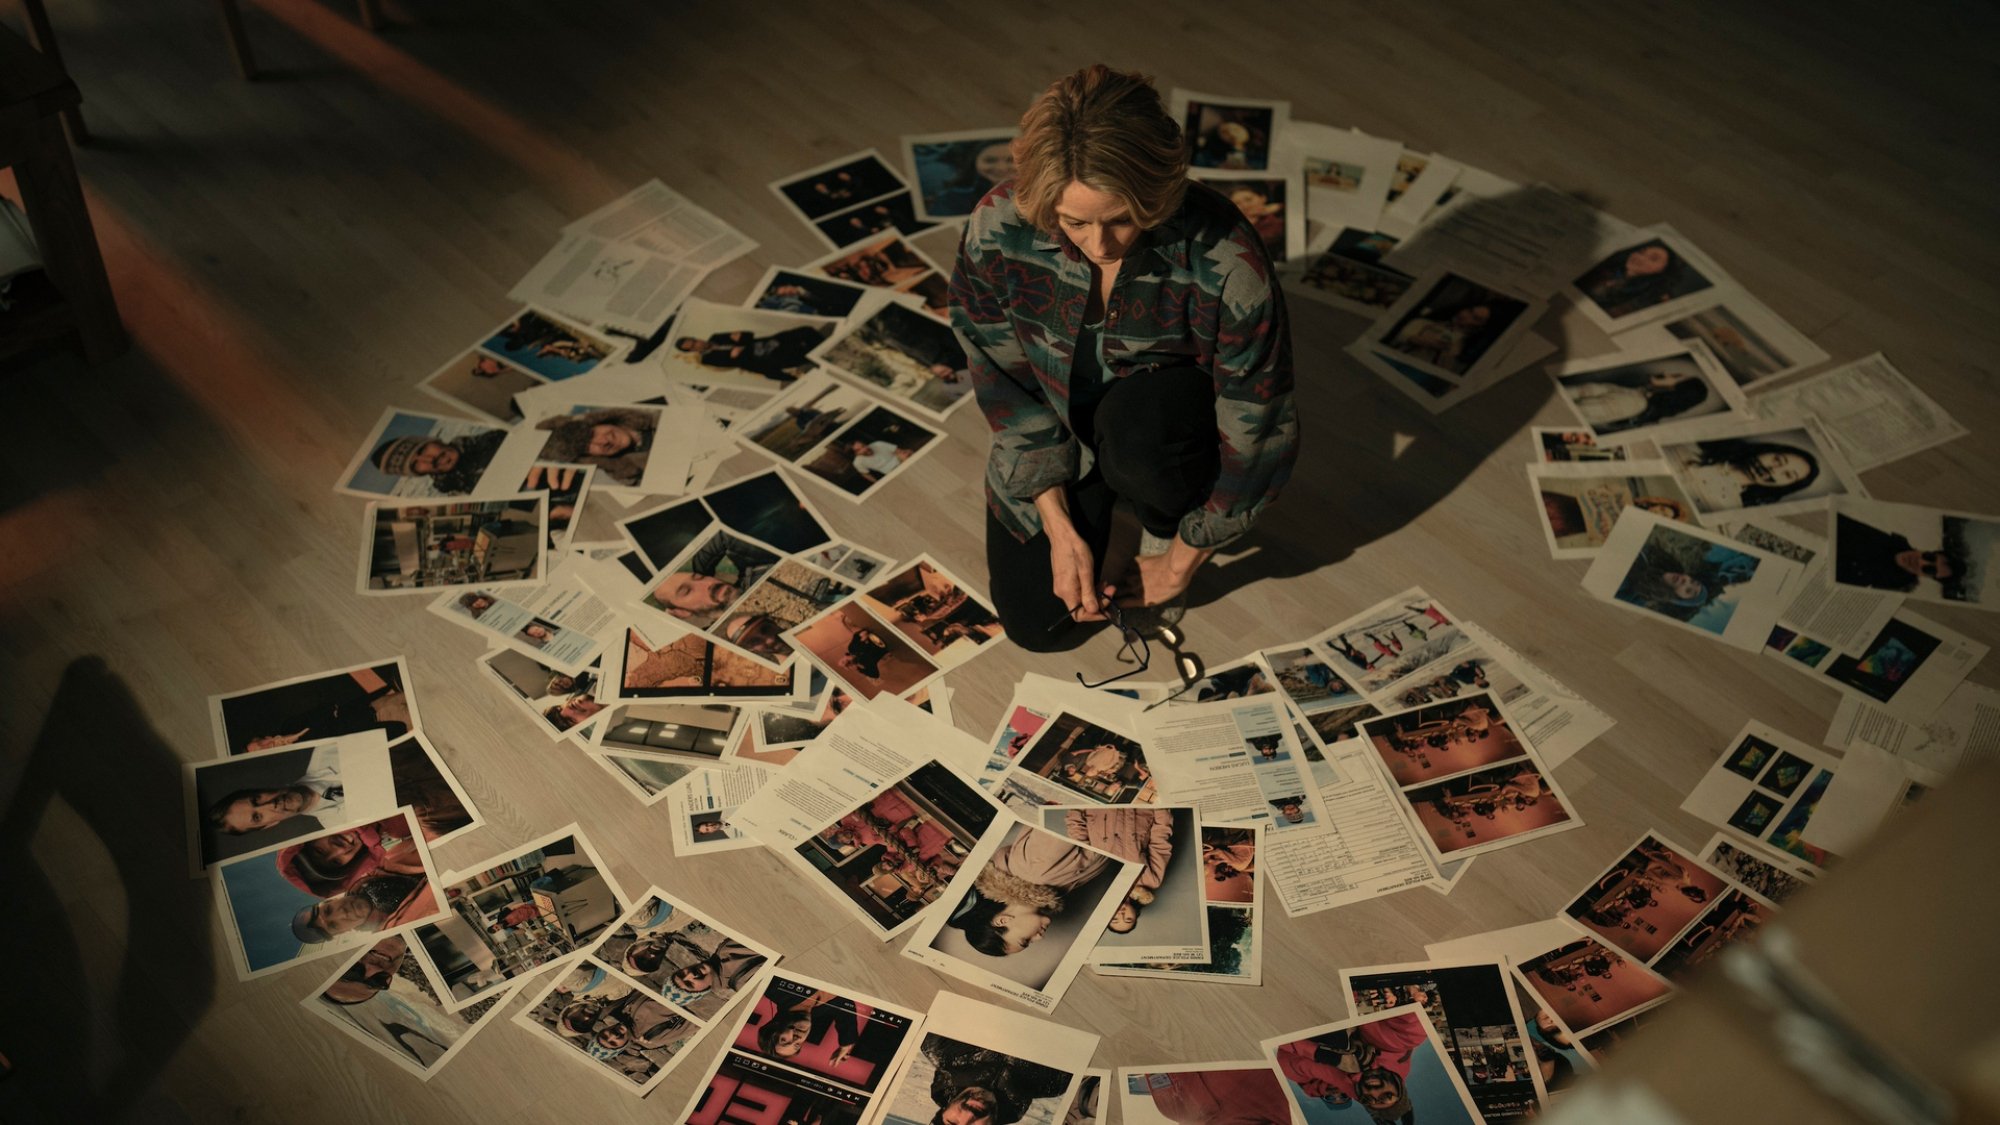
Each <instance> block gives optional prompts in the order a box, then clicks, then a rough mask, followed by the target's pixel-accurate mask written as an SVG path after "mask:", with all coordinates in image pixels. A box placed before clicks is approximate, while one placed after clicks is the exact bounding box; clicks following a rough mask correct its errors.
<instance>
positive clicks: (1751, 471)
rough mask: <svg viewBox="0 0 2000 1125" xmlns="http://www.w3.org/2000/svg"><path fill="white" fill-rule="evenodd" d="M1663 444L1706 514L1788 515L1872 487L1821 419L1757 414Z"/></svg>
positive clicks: (1665, 456)
mask: <svg viewBox="0 0 2000 1125" xmlns="http://www.w3.org/2000/svg"><path fill="white" fill-rule="evenodd" d="M1683 434H1684V436H1682V437H1680V438H1678V439H1676V440H1670V441H1663V442H1661V443H1660V456H1661V457H1662V458H1663V459H1665V460H1666V462H1667V464H1668V466H1669V467H1670V468H1671V469H1672V470H1673V472H1674V475H1675V476H1678V477H1679V478H1680V479H1681V483H1682V484H1683V485H1685V486H1686V487H1687V491H1688V496H1689V497H1691V498H1692V499H1693V500H1694V504H1695V509H1696V511H1697V512H1699V513H1700V515H1701V517H1702V518H1703V519H1704V520H1712V519H1715V518H1718V517H1719V518H1725V519H1726V518H1731V517H1735V516H1740V515H1741V514H1742V513H1743V512H1744V511H1746V510H1747V509H1751V508H1755V509H1757V510H1758V512H1760V513H1762V514H1767V515H1787V514H1791V513H1795V512H1803V511H1811V510H1816V509H1818V508H1820V507H1823V506H1824V505H1823V501H1824V500H1825V498H1826V497H1829V496H1860V497H1866V496H1867V495H1868V494H1867V492H1866V491H1864V490H1863V489H1862V487H1861V482H1860V479H1859V477H1858V476H1857V475H1856V474H1855V472H1854V470H1853V469H1851V468H1849V467H1848V465H1847V461H1846V459H1845V458H1843V457H1842V456H1841V454H1840V451H1839V450H1837V449H1835V448H1834V446H1833V442H1832V440H1831V439H1829V438H1828V437H1827V436H1826V431H1825V429H1823V428H1822V427H1821V426H1820V424H1819V421H1818V419H1814V418H1806V419H1802V420H1793V421H1790V422H1782V421H1781V422H1771V421H1754V422H1751V423H1749V424H1748V425H1742V424H1737V425H1731V426H1726V427H1721V428H1717V429H1713V430H1711V429H1708V428H1706V427H1704V428H1703V429H1702V430H1701V431H1699V435H1697V434H1696V433H1695V432H1692V431H1683Z"/></svg>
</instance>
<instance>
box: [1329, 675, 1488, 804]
mask: <svg viewBox="0 0 2000 1125" xmlns="http://www.w3.org/2000/svg"><path fill="white" fill-rule="evenodd" d="M1361 729H1362V731H1363V732H1365V733H1366V734H1367V736H1368V742H1369V744H1370V745H1371V746H1373V747H1374V748H1375V753H1376V755H1377V756H1379V757H1380V758H1381V759H1382V764H1383V766H1385V767H1387V769H1388V771H1389V776H1390V777H1392V778H1394V779H1395V782H1396V785H1397V787H1398V788H1407V787H1409V786H1411V785H1418V784H1421V783H1423V782H1426V781H1434V780H1436V779H1437V778H1441V777H1450V776H1451V775H1453V774H1459V773H1464V772H1465V771H1466V770H1470V769H1478V768H1479V767H1481V766H1487V765H1492V764H1493V763H1494V762H1504V761H1507V760H1508V759H1510V758H1519V757H1521V756H1523V755H1524V754H1526V753H1527V750H1526V749H1525V748H1524V747H1523V746H1522V745H1521V740H1520V738H1518V737H1517V736H1516V735H1515V734H1514V729H1513V727H1512V726H1511V725H1510V724H1509V723H1508V721H1507V717H1506V716H1505V715H1502V714H1501V713H1500V708H1499V706H1498V705H1497V704H1495V703H1494V702H1493V697H1492V696H1490V695H1488V694H1486V693H1485V692H1481V693H1479V694H1477V695H1472V696H1467V697H1465V698H1462V699H1448V700H1444V701H1442V702H1439V703H1432V704H1429V705H1426V706H1423V707H1418V708H1416V709H1414V710H1410V711H1403V712H1400V713H1397V714H1394V715H1387V716H1384V717H1382V718H1379V719H1370V720H1369V721H1367V722H1365V723H1363V724H1362V725H1361Z"/></svg>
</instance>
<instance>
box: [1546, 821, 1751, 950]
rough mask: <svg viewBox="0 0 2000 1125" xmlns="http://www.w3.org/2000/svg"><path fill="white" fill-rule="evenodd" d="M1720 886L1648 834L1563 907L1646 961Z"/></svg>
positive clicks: (1697, 865) (1716, 878) (1678, 852)
mask: <svg viewBox="0 0 2000 1125" xmlns="http://www.w3.org/2000/svg"><path fill="white" fill-rule="evenodd" d="M1726 886H1727V885H1726V884H1725V883H1723V881H1722V879H1721V878H1720V877H1719V876H1717V875H1715V874H1714V873H1713V872H1711V871H1709V870H1708V869H1707V868H1705V867H1703V866H1702V865H1701V863H1700V861H1698V860H1696V859H1695V858H1694V857H1693V856H1691V855H1688V854H1687V853H1685V852H1683V851H1681V850H1680V849H1679V848H1676V847H1674V846H1673V845H1672V844H1669V843H1667V842H1666V841H1664V840H1662V839H1660V838H1659V837H1657V836H1651V835H1649V836H1646V837H1644V838H1643V839H1641V840H1640V841H1639V842H1638V843H1637V844H1635V845H1633V847H1632V850H1631V851H1629V852H1626V853H1625V855H1623V856H1622V857H1620V858H1619V860H1618V862H1616V863H1614V864H1612V865H1611V869H1610V870H1609V871H1606V872H1605V873H1604V874H1602V875H1600V876H1598V878H1597V882H1596V883H1593V884H1592V885H1591V886H1590V887H1589V888H1588V889H1586V890H1585V891H1584V892H1583V893H1582V894H1580V895H1578V896H1577V897H1576V899H1575V901H1573V902H1571V903H1570V904H1569V905H1568V906H1565V907H1563V913H1565V914H1567V915H1569V916H1570V917H1571V918H1574V919H1576V921H1577V922H1578V923H1579V924H1580V925H1582V926H1583V928H1585V929H1587V930H1589V931H1591V932H1592V933H1594V934H1596V935H1597V936H1598V937H1600V938H1603V939H1604V940H1605V941H1606V942H1607V943H1609V944H1611V945H1613V946H1616V947H1617V948H1618V949H1620V950H1622V951H1624V952H1625V953H1626V954H1627V955H1628V956H1630V957H1632V958H1634V959H1636V960H1638V961H1642V962H1650V961H1651V960H1652V959H1653V958H1654V956H1656V955H1657V954H1658V953H1659V952H1660V951H1661V950H1662V949H1665V948H1666V946H1667V943H1668V942H1671V941H1673V940H1674V938H1676V937H1678V936H1679V935H1680V932H1681V931H1682V930H1684V929H1686V928H1687V927H1688V924H1689V923H1691V922H1693V921H1694V920H1695V918H1696V917H1697V916H1698V915H1700V914H1701V913H1702V912H1703V911H1705V910H1707V909H1708V908H1709V906H1710V905H1712V904H1713V903H1714V901H1715V900H1716V899H1717V898H1719V897H1720V896H1721V895H1722V892H1723V890H1724V889H1725V887H1726Z"/></svg>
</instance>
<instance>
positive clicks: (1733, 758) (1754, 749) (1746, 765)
mask: <svg viewBox="0 0 2000 1125" xmlns="http://www.w3.org/2000/svg"><path fill="white" fill-rule="evenodd" d="M1777 752H1778V748H1777V747H1775V746H1773V745H1771V744H1770V743H1769V742H1766V741H1764V740H1763V739H1761V738H1758V737H1757V736H1756V735H1754V734H1746V735H1744V736H1743V739H1742V741H1740V742H1738V743H1737V744H1736V749H1734V750H1732V751H1730V753H1729V756H1728V757H1727V758H1724V759H1723V760H1722V768H1723V769H1726V770H1728V771H1729V772H1730V773H1733V774H1736V775H1737V776H1739V777H1742V778H1744V779H1745V780H1747V781H1755V780H1757V778H1758V777H1759V776H1760V775H1761V774H1763V772H1764V767H1765V766H1766V765H1768V764H1770V761H1771V758H1772V757H1773V756H1774V755H1776V754H1777Z"/></svg>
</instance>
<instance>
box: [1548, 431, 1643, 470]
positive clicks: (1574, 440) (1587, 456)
mask: <svg viewBox="0 0 2000 1125" xmlns="http://www.w3.org/2000/svg"><path fill="white" fill-rule="evenodd" d="M1529 432H1530V433H1531V434H1533V435H1534V440H1535V450H1536V452H1537V453H1538V454H1539V455H1540V460H1541V461H1542V462H1543V463H1545V464H1555V463H1560V462H1563V461H1624V460H1628V459H1629V458H1630V456H1631V455H1630V454H1629V453H1628V452H1627V451H1626V450H1625V448H1624V447H1623V446H1618V445H1599V444H1598V442H1597V435H1596V434H1593V433H1591V432H1590V431H1588V430H1562V429H1550V428H1547V427H1543V426H1534V427H1531V428H1530V430H1529Z"/></svg>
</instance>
